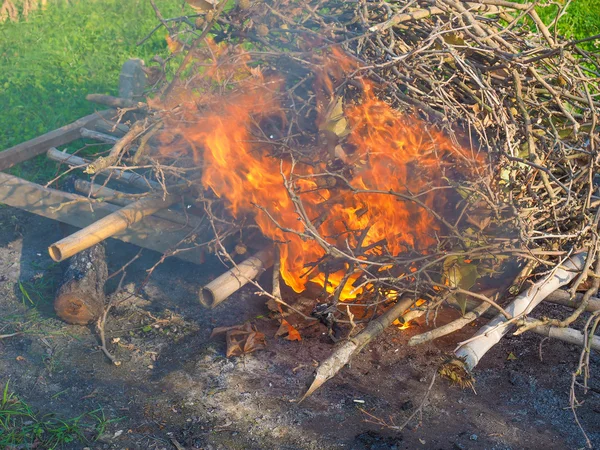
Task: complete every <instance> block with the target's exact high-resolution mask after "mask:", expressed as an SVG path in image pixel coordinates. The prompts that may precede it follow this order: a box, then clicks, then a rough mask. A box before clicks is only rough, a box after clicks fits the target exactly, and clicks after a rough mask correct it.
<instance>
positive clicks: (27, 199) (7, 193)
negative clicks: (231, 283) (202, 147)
mask: <svg viewBox="0 0 600 450" xmlns="http://www.w3.org/2000/svg"><path fill="white" fill-rule="evenodd" d="M0 203H2V204H5V205H8V206H12V207H14V208H19V209H22V210H24V211H28V212H30V213H32V214H37V215H38V216H41V217H46V218H48V219H51V220H57V221H59V222H62V223H66V224H69V225H73V226H74V227H77V228H84V227H86V226H88V225H91V224H92V223H94V222H95V221H96V220H98V219H100V218H102V217H106V216H108V215H109V214H111V213H113V212H115V211H118V209H119V208H118V207H117V206H115V205H111V204H110V203H106V202H102V201H96V202H94V204H93V207H94V209H93V211H91V210H90V201H89V200H88V199H87V198H85V197H83V196H81V195H76V194H72V193H68V192H63V191H58V190H56V189H51V188H45V187H43V186H40V185H39V184H36V183H32V182H30V181H26V180H23V179H21V178H18V177H15V176H12V175H9V174H6V173H2V172H0ZM194 233H197V231H196V230H194V229H193V228H192V227H190V226H182V225H180V224H177V223H173V222H171V221H167V220H163V219H160V218H158V217H156V216H154V215H153V216H150V217H146V218H145V219H144V220H143V221H141V222H138V223H136V224H135V225H134V226H133V227H130V228H128V229H126V230H124V231H123V232H122V233H119V234H117V235H115V236H113V237H114V238H115V239H119V240H121V241H123V242H128V243H131V244H134V245H137V246H139V247H142V248H147V249H149V250H153V251H155V252H158V253H159V254H163V253H165V252H167V251H172V250H173V249H175V248H178V247H179V246H180V245H181V243H182V242H183V241H184V240H185V239H187V238H189V237H190V236H191V235H192V234H194ZM173 257H174V258H178V259H181V260H182V261H188V262H191V263H194V264H202V263H204V261H205V252H204V250H203V249H202V248H200V247H196V248H188V249H186V251H179V252H175V253H174V254H173Z"/></svg>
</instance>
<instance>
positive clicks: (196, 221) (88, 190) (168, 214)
mask: <svg viewBox="0 0 600 450" xmlns="http://www.w3.org/2000/svg"><path fill="white" fill-rule="evenodd" d="M75 190H76V191H78V192H81V193H83V194H86V195H90V196H92V197H94V198H103V199H104V200H105V201H107V202H109V203H114V204H116V205H121V206H126V205H129V204H131V203H133V202H134V201H135V200H133V199H131V198H128V197H127V194H125V193H123V192H119V191H116V190H114V189H111V188H108V187H106V186H100V185H99V184H95V183H90V182H89V181H86V180H80V179H77V180H75ZM153 215H154V216H156V217H160V218H161V219H165V220H168V221H170V222H174V223H178V224H180V225H188V226H190V227H192V228H194V229H198V228H200V227H201V226H202V225H204V224H205V220H204V218H203V217H198V216H194V215H191V214H187V215H185V214H182V213H180V212H177V211H173V210H171V209H164V210H160V211H157V212H155V213H154V214H153Z"/></svg>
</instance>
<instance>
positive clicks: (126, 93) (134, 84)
mask: <svg viewBox="0 0 600 450" xmlns="http://www.w3.org/2000/svg"><path fill="white" fill-rule="evenodd" d="M144 66H145V64H144V61H143V60H142V59H139V58H132V59H129V60H127V61H125V62H124V63H123V67H121V74H120V75H119V97H121V98H130V99H131V98H133V99H138V98H143V96H144V90H145V89H146V86H147V85H148V77H147V76H146V71H145V70H144Z"/></svg>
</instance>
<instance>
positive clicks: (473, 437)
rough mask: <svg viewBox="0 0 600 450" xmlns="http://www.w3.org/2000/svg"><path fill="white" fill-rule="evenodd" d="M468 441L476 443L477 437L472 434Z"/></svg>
mask: <svg viewBox="0 0 600 450" xmlns="http://www.w3.org/2000/svg"><path fill="white" fill-rule="evenodd" d="M469 439H471V440H472V441H476V440H477V439H479V437H478V436H477V435H476V434H472V435H471V436H469Z"/></svg>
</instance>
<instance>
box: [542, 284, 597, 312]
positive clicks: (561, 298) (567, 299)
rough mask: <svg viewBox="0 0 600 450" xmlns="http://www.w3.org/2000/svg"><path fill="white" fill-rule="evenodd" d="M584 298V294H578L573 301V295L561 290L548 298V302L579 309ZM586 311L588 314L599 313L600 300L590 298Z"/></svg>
mask: <svg viewBox="0 0 600 450" xmlns="http://www.w3.org/2000/svg"><path fill="white" fill-rule="evenodd" d="M582 298H583V294H576V295H575V297H574V298H573V299H571V294H569V293H568V292H567V291H563V290H561V289H559V290H558V291H554V292H553V293H552V294H550V295H549V296H548V297H546V301H548V302H551V303H556V304H558V305H564V306H568V307H569V308H573V309H577V307H578V306H579V305H580V304H581V300H582ZM585 310H586V311H587V312H594V311H599V310H600V298H596V297H592V298H590V300H589V302H588V304H587V306H586V308H585Z"/></svg>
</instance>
